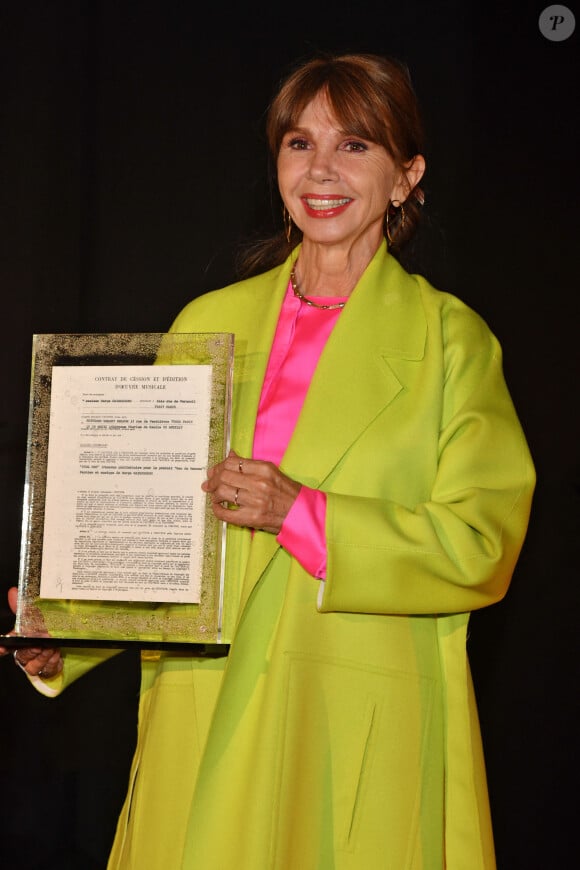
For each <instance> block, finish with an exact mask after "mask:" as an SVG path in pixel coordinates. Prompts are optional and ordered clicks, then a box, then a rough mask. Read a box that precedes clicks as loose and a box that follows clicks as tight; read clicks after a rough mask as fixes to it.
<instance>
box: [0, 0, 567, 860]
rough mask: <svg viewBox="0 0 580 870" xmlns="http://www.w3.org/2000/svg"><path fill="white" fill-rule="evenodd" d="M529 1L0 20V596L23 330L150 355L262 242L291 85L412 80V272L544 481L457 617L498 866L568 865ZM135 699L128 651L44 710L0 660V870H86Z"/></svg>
mask: <svg viewBox="0 0 580 870" xmlns="http://www.w3.org/2000/svg"><path fill="white" fill-rule="evenodd" d="M544 5H547V4H544V3H539V4H535V3H522V2H517V0H510V2H506V3H499V2H485V3H483V2H482V3H481V4H478V5H471V4H469V3H466V2H460V0H448V2H441V3H429V2H427V0H425V2H419V0H406V2H404V3H402V2H400V3H396V4H395V3H390V2H388V0H383V2H377V0H367V2H365V3H364V4H363V3H360V2H359V3H354V2H347V0H343V2H341V3H340V4H337V3H328V2H326V3H323V2H315V0H312V2H308V3H297V2H294V3H289V2H288V3H284V4H274V3H269V4H266V3H262V2H260V0H256V2H253V3H251V4H247V5H242V4H241V3H233V2H229V3H221V4H203V5H201V6H200V5H195V4H193V3H191V2H181V0H175V2H169V0H167V2H165V3H161V2H159V3H153V2H149V3H144V2H121V0H117V2H114V0H95V2H88V0H85V2H76V3H74V2H70V3H66V2H41V0H38V2H29V0H21V2H19V3H13V4H3V8H2V12H1V13H0V38H1V44H0V100H1V102H0V111H1V118H0V123H1V128H0V136H1V139H0V149H1V150H0V172H1V177H0V202H1V216H0V220H1V225H0V288H1V294H2V295H1V302H2V308H1V311H2V340H1V342H0V348H1V350H0V353H1V357H0V377H1V379H2V390H1V415H0V468H1V477H0V505H1V522H0V529H1V533H2V540H1V547H0V561H1V571H0V577H1V578H2V584H3V586H4V587H5V588H8V586H9V585H12V584H14V583H15V582H16V581H17V577H18V561H19V545H20V523H21V508H22V489H23V480H24V465H25V451H26V425H27V416H28V384H29V375H30V350H31V338H32V335H33V333H43V332H49V333H51V332H83V331H86V332H103V331H106V332H120V331H129V332H148V331H150V332H159V331H163V330H164V329H165V328H167V326H168V325H169V324H170V322H171V321H172V320H173V317H174V316H175V314H176V313H177V311H178V310H179V309H180V308H181V307H182V306H183V305H184V304H185V303H186V302H187V301H189V299H191V298H192V297H194V296H197V295H198V294H200V293H202V292H204V291H206V290H210V289H213V288H215V287H218V286H221V285H223V284H226V283H228V282H230V281H231V280H232V279H233V277H234V274H233V268H234V252H235V250H236V249H237V246H238V245H239V244H240V243H241V242H243V240H244V239H247V238H248V236H250V235H251V234H253V233H254V232H255V231H256V230H259V229H261V228H265V229H269V228H271V227H272V226H273V225H274V224H276V225H278V223H279V217H280V216H279V214H278V207H277V205H275V199H274V198H273V197H272V196H271V194H270V191H269V188H268V184H267V180H266V149H265V144H264V138H263V118H264V111H265V108H266V105H267V102H268V100H269V98H270V96H271V94H272V91H273V90H274V88H275V86H276V84H277V83H278V81H279V79H280V77H281V76H282V75H283V74H284V73H285V72H286V70H287V69H288V65H289V64H290V63H291V62H293V61H294V60H296V59H297V58H300V57H302V56H307V55H310V54H311V53H312V52H314V51H316V50H318V49H329V50H363V51H376V52H379V53H387V54H388V53H390V54H394V55H396V56H398V57H399V58H401V59H403V60H405V61H407V63H408V64H409V66H410V68H411V71H412V74H413V79H414V82H415V86H416V90H417V92H418V94H419V98H420V101H421V103H422V105H423V110H424V115H425V119H426V126H427V132H428V139H427V147H426V158H427V164H428V170H427V174H426V178H425V184H424V187H425V190H426V194H427V205H426V209H425V211H426V222H425V225H424V227H423V229H422V232H421V235H420V237H419V240H418V244H417V247H416V250H415V255H414V256H415V259H414V261H413V262H412V263H411V268H413V269H415V270H417V271H421V272H422V273H423V274H425V275H426V276H427V277H428V278H429V279H430V280H431V281H432V282H433V283H435V284H436V285H437V286H439V287H441V288H442V289H445V290H449V291H451V292H453V293H455V294H457V295H458V296H460V297H461V298H463V299H464V300H465V301H466V302H467V303H468V304H470V305H471V306H472V307H474V308H475V309H476V310H477V311H479V313H480V314H482V316H483V317H484V318H485V319H486V320H487V322H488V323H489V324H490V326H491V327H492V329H493V331H494V332H495V333H496V335H497V336H498V338H499V339H500V341H501V343H502V345H503V348H504V364H505V370H506V376H507V379H508V382H509V385H510V389H511V392H512V395H513V398H514V401H515V403H516V406H517V408H518V411H519V414H520V417H521V419H522V423H523V425H524V428H525V430H526V433H527V436H528V440H529V443H530V447H531V449H532V453H533V455H534V459H535V461H536V466H537V472H538V487H537V491H536V498H535V503H534V510H533V513H532V520H531V524H530V530H529V534H528V538H527V541H526V544H525V546H524V550H523V553H522V557H521V559H520V562H519V564H518V567H517V570H516V574H515V576H514V580H513V583H512V586H511V588H510V591H509V593H508V596H507V597H506V599H505V600H504V601H503V602H502V603H501V604H499V605H496V606H494V607H493V608H490V609H489V610H486V611H482V612H480V613H476V614H474V616H473V617H472V621H471V633H470V641H469V648H470V656H471V660H472V665H473V670H474V678H475V682H476V690H477V694H478V700H479V706H480V715H481V720H482V728H483V734H484V743H485V750H486V757H487V766H488V776H489V785H490V793H491V801H492V812H493V818H494V827H495V836H496V846H497V857H498V866H499V868H500V870H519V868H522V870H523V868H526V870H530V868H547V867H550V868H552V867H566V866H568V864H569V860H570V859H571V857H572V856H573V855H574V854H575V852H576V850H575V849H574V848H573V845H575V843H576V830H575V828H576V812H575V803H574V800H573V799H571V798H570V797H569V795H570V794H575V792H576V781H577V777H578V770H577V740H576V732H577V722H578V702H577V697H578V679H577V669H576V668H575V667H574V664H575V660H576V654H577V642H576V638H577V632H576V615H577V613H578V603H579V602H578V594H577V587H578V567H577V565H578V560H577V558H576V555H577V549H578V541H579V531H580V530H579V522H578V519H579V511H578V501H579V468H578V444H579V431H578V413H577V402H578V385H577V382H578V375H579V369H578V350H577V346H578V323H579V317H578V314H579V305H578V294H579V289H578V276H577V269H576V268H575V267H576V255H577V249H578V221H577V217H576V212H577V209H578V168H577V160H578V157H577V155H578V145H579V142H578V138H579V137H578V124H577V108H576V106H577V93H578V62H577V56H578V33H577V32H575V33H574V34H573V35H572V36H571V37H570V38H569V39H568V40H566V41H564V42H551V41H549V40H547V39H546V38H544V37H543V36H542V34H541V33H540V31H539V28H538V17H539V14H540V12H541V11H542V9H543V8H544ZM572 8H573V7H572ZM576 17H577V18H578V12H577V10H576ZM259 316H260V315H259V312H256V317H259ZM0 596H1V604H0V608H1V609H0V629H1V630H8V628H9V627H10V625H11V617H10V614H9V613H8V611H7V607H6V605H5V594H4V593H3V592H1V590H0ZM137 693H138V654H137V653H136V651H127V652H125V653H123V654H122V655H121V656H119V657H117V658H115V659H114V660H112V661H110V662H108V663H107V664H105V665H103V666H102V667H101V668H98V669H97V670H96V671H94V672H93V673H91V674H90V675H88V676H87V677H86V678H85V679H83V680H82V681H81V682H80V683H78V684H76V685H75V686H73V687H71V688H70V689H69V690H67V692H65V694H64V695H63V696H62V697H60V698H58V699H56V700H51V701H49V700H46V699H45V698H42V697H39V696H38V695H36V693H35V692H34V691H32V690H31V689H30V688H29V687H28V686H27V684H26V681H25V679H24V678H23V676H22V674H20V673H19V672H17V669H16V668H15V667H14V665H13V663H12V661H11V660H10V658H9V657H7V658H6V659H3V660H1V661H0V784H1V785H2V795H3V800H2V802H1V804H0V863H2V864H4V860H6V862H8V860H12V861H15V862H16V866H17V867H19V868H20V870H33V868H37V867H38V868H41V867H42V868H44V870H46V868H48V870H51V868H53V867H54V868H58V870H64V868H67V867H70V868H74V870H81V868H82V870H92V868H95V870H99V868H104V866H105V862H106V855H107V851H108V848H109V845H110V841H111V838H112V835H113V830H114V825H115V820H116V816H117V813H118V810H119V808H120V804H121V802H122V800H123V797H124V793H125V785H126V776H127V769H128V765H129V761H130V757H131V752H132V747H133V742H134V736H135V715H136V701H137ZM168 739H170V738H169V737H168ZM168 870H171V868H168ZM257 870H259V868H257ZM466 870H469V868H466Z"/></svg>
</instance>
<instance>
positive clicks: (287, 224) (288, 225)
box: [282, 206, 292, 244]
mask: <svg viewBox="0 0 580 870" xmlns="http://www.w3.org/2000/svg"><path fill="white" fill-rule="evenodd" d="M282 220H283V221H284V235H285V236H286V241H287V242H288V244H290V239H291V237H292V217H291V215H290V212H289V211H288V209H287V208H286V206H284V207H283V208H282Z"/></svg>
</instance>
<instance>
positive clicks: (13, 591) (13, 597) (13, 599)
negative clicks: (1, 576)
mask: <svg viewBox="0 0 580 870" xmlns="http://www.w3.org/2000/svg"><path fill="white" fill-rule="evenodd" d="M8 606H9V608H10V610H11V611H12V613H16V608H17V607H18V587H17V586H11V587H10V589H9V590H8Z"/></svg>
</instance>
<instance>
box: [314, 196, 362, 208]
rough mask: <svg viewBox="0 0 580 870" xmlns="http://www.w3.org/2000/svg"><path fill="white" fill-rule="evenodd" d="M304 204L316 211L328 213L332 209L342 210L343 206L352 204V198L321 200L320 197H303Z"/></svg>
mask: <svg viewBox="0 0 580 870" xmlns="http://www.w3.org/2000/svg"><path fill="white" fill-rule="evenodd" d="M303 200H304V202H305V203H306V205H307V206H308V207H309V208H312V209H314V211H328V210H329V209H331V208H340V207H341V206H343V205H348V203H349V202H352V199H351V198H350V197H332V198H329V197H325V198H324V199H321V198H320V197H315V198H314V197H310V196H305V197H303Z"/></svg>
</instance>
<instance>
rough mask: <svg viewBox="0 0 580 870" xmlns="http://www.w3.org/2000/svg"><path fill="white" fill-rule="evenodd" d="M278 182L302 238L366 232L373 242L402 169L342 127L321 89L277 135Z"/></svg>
mask: <svg viewBox="0 0 580 870" xmlns="http://www.w3.org/2000/svg"><path fill="white" fill-rule="evenodd" d="M277 168H278V185H279V188H280V193H281V195H282V199H283V200H284V203H285V205H286V208H287V209H288V211H289V212H290V215H291V217H292V219H293V221H294V222H295V223H296V224H297V226H298V227H300V229H301V230H302V232H303V233H304V237H305V239H310V240H311V241H313V242H318V243H321V244H327V245H339V246H347V247H350V246H351V245H352V244H353V243H354V242H356V241H359V240H360V239H361V237H366V241H368V242H369V243H370V244H371V245H372V247H373V248H375V249H376V248H377V247H378V245H379V243H380V241H381V240H382V237H383V218H384V215H385V211H386V209H387V205H388V202H389V200H395V201H397V200H398V201H401V202H402V201H403V200H404V199H405V197H406V194H407V187H406V185H405V184H404V180H405V179H404V175H403V173H402V172H401V170H399V169H398V168H397V167H396V166H395V163H394V161H393V159H392V158H391V157H390V155H389V154H388V152H387V151H386V149H385V148H384V147H383V146H382V145H378V144H377V143H376V142H370V141H368V140H367V139H361V138H360V137H358V136H352V135H349V134H347V133H345V131H344V130H342V129H341V128H340V124H339V123H338V121H337V119H336V118H335V116H334V114H333V112H332V109H331V107H330V105H329V103H328V99H327V97H326V95H325V94H324V93H320V94H318V95H317V96H316V97H315V98H314V99H313V100H312V102H310V103H309V104H308V105H307V106H306V108H305V109H304V111H303V112H302V114H301V115H300V117H299V119H298V124H297V126H296V128H295V129H293V130H289V131H288V132H287V133H286V135H285V136H284V138H283V140H282V145H281V147H280V153H279V155H278V167H277Z"/></svg>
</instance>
